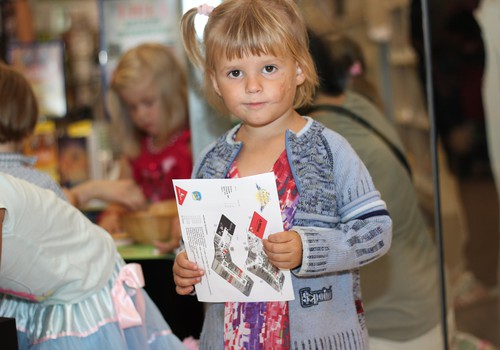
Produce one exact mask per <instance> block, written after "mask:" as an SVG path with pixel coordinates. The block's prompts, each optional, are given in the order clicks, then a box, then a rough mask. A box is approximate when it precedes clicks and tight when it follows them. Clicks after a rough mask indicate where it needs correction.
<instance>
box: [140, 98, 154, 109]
mask: <svg viewBox="0 0 500 350" xmlns="http://www.w3.org/2000/svg"><path fill="white" fill-rule="evenodd" d="M154 103H155V100H154V99H151V100H145V101H144V102H143V104H144V106H145V107H151V106H153V105H154Z"/></svg>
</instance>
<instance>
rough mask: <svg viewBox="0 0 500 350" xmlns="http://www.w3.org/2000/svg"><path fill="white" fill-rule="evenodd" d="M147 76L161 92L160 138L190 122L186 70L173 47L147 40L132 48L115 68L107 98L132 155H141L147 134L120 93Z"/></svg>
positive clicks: (123, 143)
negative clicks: (134, 118)
mask: <svg viewBox="0 0 500 350" xmlns="http://www.w3.org/2000/svg"><path fill="white" fill-rule="evenodd" d="M147 79H151V80H152V82H153V84H155V86H156V88H157V89H158V92H159V98H160V101H159V102H160V108H161V109H162V112H163V113H162V115H163V116H164V118H162V119H161V121H160V123H161V126H160V137H161V138H162V139H167V138H168V137H170V136H172V134H173V133H174V132H175V131H177V130H180V129H184V128H188V124H189V119H188V92H187V77H186V70H185V67H184V66H183V65H182V64H181V63H180V62H179V60H178V59H177V57H176V56H175V53H174V52H173V51H172V49H171V48H169V47H168V46H165V45H162V44H159V43H144V44H140V45H138V46H136V47H134V48H132V49H130V50H128V51H127V52H125V53H124V54H123V55H122V57H121V58H120V60H119V62H118V64H117V66H116V68H115V70H114V71H113V74H112V76H111V82H110V87H109V91H108V101H107V102H108V112H109V114H110V116H111V119H112V121H113V124H114V125H115V126H116V130H117V131H118V134H119V137H120V139H119V140H120V144H121V146H122V151H123V153H124V154H125V155H127V156H128V157H135V156H137V155H138V154H139V150H140V141H141V140H142V138H143V137H144V136H145V135H144V133H143V132H142V131H141V130H139V129H138V128H137V127H136V126H135V124H134V123H133V121H132V119H131V118H130V116H129V115H128V112H127V109H126V108H125V105H124V103H123V101H122V100H121V95H120V94H121V92H122V91H123V90H124V89H127V88H130V87H134V86H135V85H137V84H138V83H140V82H143V81H145V80H147Z"/></svg>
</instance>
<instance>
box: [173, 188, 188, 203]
mask: <svg viewBox="0 0 500 350" xmlns="http://www.w3.org/2000/svg"><path fill="white" fill-rule="evenodd" d="M175 192H176V193H177V202H178V203H179V205H182V203H184V199H186V195H187V191H186V190H183V189H182V188H180V187H178V186H175Z"/></svg>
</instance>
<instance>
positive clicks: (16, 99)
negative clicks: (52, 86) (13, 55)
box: [0, 62, 38, 143]
mask: <svg viewBox="0 0 500 350" xmlns="http://www.w3.org/2000/svg"><path fill="white" fill-rule="evenodd" d="M37 121H38V102H37V100H36V97H35V94H34V93H33V89H32V88H31V85H30V83H29V82H28V80H27V79H26V78H25V77H24V76H23V75H22V74H21V73H20V72H18V71H16V70H15V69H14V68H12V67H10V66H8V65H6V64H4V63H1V62H0V143H6V142H21V141H23V140H24V139H25V138H26V137H28V136H30V135H31V134H32V133H33V131H34V130H35V127H36V123H37Z"/></svg>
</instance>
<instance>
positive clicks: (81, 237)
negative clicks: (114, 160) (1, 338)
mask: <svg viewBox="0 0 500 350" xmlns="http://www.w3.org/2000/svg"><path fill="white" fill-rule="evenodd" d="M0 102H1V103H0V125H1V127H0V149H1V150H2V152H8V151H7V149H11V150H16V149H18V147H16V145H17V144H18V143H19V142H20V140H22V139H23V138H24V137H26V136H28V135H29V134H30V133H31V132H32V131H33V129H34V126H35V123H36V119H37V115H38V114H37V110H38V108H37V104H36V99H35V97H34V95H33V91H32V90H31V88H30V85H29V83H28V81H27V80H26V79H25V78H24V77H23V76H22V75H21V74H20V73H18V72H16V71H15V70H14V69H12V68H10V67H8V66H6V65H3V64H0ZM9 147H10V148H9ZM30 164H31V162H30V159H28V158H26V157H24V156H23V155H22V154H20V153H1V154H0V211H1V212H3V216H4V219H3V225H2V230H1V233H2V234H1V235H0V240H2V241H3V245H2V247H3V249H2V251H1V265H0V316H2V317H11V318H15V320H16V327H17V335H18V342H19V349H21V350H25V349H37V350H45V349H47V350H49V349H82V350H86V349H88V350H94V349H124V350H125V349H127V350H130V349H137V350H142V349H170V348H172V349H184V346H183V345H182V344H181V343H180V341H179V339H178V338H177V337H176V336H175V335H173V334H172V332H171V330H170V327H169V326H168V325H167V323H166V322H165V320H164V319H163V317H162V315H161V314H160V312H159V311H158V309H157V308H156V306H155V305H154V303H153V302H152V301H151V299H150V298H149V296H148V295H147V293H146V292H145V291H144V290H143V289H142V286H143V284H144V282H143V279H142V272H141V270H140V267H139V266H137V265H125V263H124V261H123V260H122V258H121V257H120V256H119V254H118V252H117V251H116V247H115V245H114V242H113V240H112V238H111V237H110V235H109V234H107V233H106V232H105V231H104V230H103V229H101V228H100V227H98V226H96V225H94V224H92V223H91V222H90V221H89V220H88V219H87V218H86V217H85V216H84V215H83V214H82V213H81V212H80V211H79V210H78V209H76V208H75V207H74V206H73V205H71V204H70V203H68V202H67V201H66V196H65V195H64V193H63V191H62V190H61V188H60V187H59V186H58V185H57V184H56V183H55V182H54V181H53V180H52V179H51V178H50V177H49V176H48V175H46V174H43V173H41V172H39V171H38V170H36V169H33V168H32V167H31V165H30ZM2 209H3V210H2ZM127 319H130V320H131V321H132V322H127Z"/></svg>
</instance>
